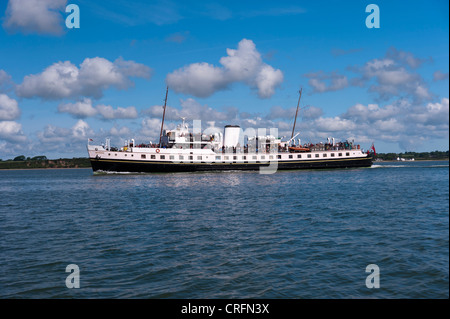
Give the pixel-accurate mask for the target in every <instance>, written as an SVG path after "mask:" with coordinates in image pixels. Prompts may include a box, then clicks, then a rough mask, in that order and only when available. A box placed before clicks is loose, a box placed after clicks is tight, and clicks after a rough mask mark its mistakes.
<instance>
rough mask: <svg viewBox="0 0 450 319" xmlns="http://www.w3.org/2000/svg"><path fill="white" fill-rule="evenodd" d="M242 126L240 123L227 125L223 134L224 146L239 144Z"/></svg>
mask: <svg viewBox="0 0 450 319" xmlns="http://www.w3.org/2000/svg"><path fill="white" fill-rule="evenodd" d="M240 132H241V128H240V126H239V125H226V126H225V132H224V136H223V146H225V147H236V146H237V145H238V144H239V136H240Z"/></svg>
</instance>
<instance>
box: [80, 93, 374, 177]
mask: <svg viewBox="0 0 450 319" xmlns="http://www.w3.org/2000/svg"><path fill="white" fill-rule="evenodd" d="M300 96H301V91H300ZM166 102H167V91H166ZM166 102H165V103H164V113H163V121H162V124H161V133H160V140H159V143H158V144H152V143H148V144H139V145H136V143H135V141H134V140H133V139H132V140H129V141H126V143H125V145H124V146H123V147H120V148H115V147H111V146H110V141H109V140H108V139H107V140H106V142H105V143H104V144H102V145H92V144H90V141H92V140H89V141H88V145H87V149H88V153H89V159H90V161H91V165H92V169H93V171H94V172H193V171H227V170H259V171H260V172H261V173H266V174H270V173H274V172H276V171H277V170H292V169H317V168H321V169H332V168H351V167H370V166H371V165H372V160H373V158H372V156H371V154H370V153H369V152H367V153H366V152H364V151H363V150H362V149H361V147H360V146H359V145H355V144H354V143H353V142H348V141H345V142H338V143H336V142H335V140H334V138H328V141H327V143H318V144H304V145H302V144H301V141H300V139H298V140H297V141H296V140H295V137H296V136H297V135H298V134H297V135H295V136H294V135H293V136H292V137H291V139H290V140H288V141H285V142H283V141H282V140H281V139H280V138H278V137H276V136H274V135H271V134H269V135H255V136H247V138H246V139H247V141H246V143H245V142H244V136H243V133H244V132H243V130H242V129H241V128H240V127H239V126H237V125H227V126H225V128H224V132H223V134H222V132H215V133H213V134H204V133H193V132H190V131H189V127H188V124H187V123H186V122H185V119H184V118H183V122H182V123H181V124H180V125H178V127H177V128H176V129H175V130H163V125H164V114H165V107H166ZM299 102H300V99H299ZM297 112H298V105H297ZM296 117H297V114H296ZM294 128H295V121H294ZM194 131H195V130H194ZM293 132H294V129H293Z"/></svg>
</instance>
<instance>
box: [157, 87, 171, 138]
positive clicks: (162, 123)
mask: <svg viewBox="0 0 450 319" xmlns="http://www.w3.org/2000/svg"><path fill="white" fill-rule="evenodd" d="M167 93H169V87H168V86H167V87H166V98H165V100H164V109H163V117H162V122H161V132H160V133H159V144H158V145H159V147H161V138H162V132H163V127H164V117H165V115H166V106H167Z"/></svg>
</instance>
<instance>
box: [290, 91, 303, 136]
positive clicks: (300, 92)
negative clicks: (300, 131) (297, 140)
mask: <svg viewBox="0 0 450 319" xmlns="http://www.w3.org/2000/svg"><path fill="white" fill-rule="evenodd" d="M302 90H303V88H300V91H298V93H299V94H300V95H299V97H298V103H297V111H295V119H294V127H293V128H292V135H291V140H292V139H293V138H294V131H295V123H296V122H297V114H298V107H299V105H300V99H301V97H302Z"/></svg>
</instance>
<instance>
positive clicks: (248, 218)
mask: <svg viewBox="0 0 450 319" xmlns="http://www.w3.org/2000/svg"><path fill="white" fill-rule="evenodd" d="M448 164H449V163H448V161H427V162H419V161H415V162H389V163H388V162H382V163H377V164H375V165H374V166H373V167H372V168H362V169H341V170H301V171H283V172H277V173H276V174H273V175H260V174H258V173H257V172H226V173H225V172H222V173H220V172H219V173H212V172H208V173H174V174H135V175H132V174H121V175H118V174H117V175H114V174H110V175H94V174H93V173H92V171H91V170H90V169H49V170H3V171H0V195H1V201H0V256H1V258H0V298H189V299H191V298H192V299H195V298H283V299H294V298H448V297H449V165H448ZM70 264H75V265H77V266H78V268H79V271H80V272H79V277H78V278H79V284H80V287H79V288H72V289H69V288H67V286H66V278H67V277H68V276H70V275H71V273H70V271H69V272H66V267H67V266H68V265H70ZM371 264H374V265H377V267H378V269H379V277H378V278H379V288H376V287H373V288H368V286H367V285H366V278H367V277H368V276H370V275H371V273H370V272H366V267H367V266H368V265H371ZM74 282H75V281H74ZM373 282H375V281H373Z"/></svg>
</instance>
